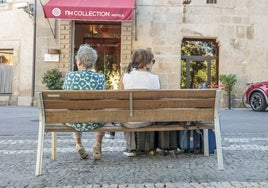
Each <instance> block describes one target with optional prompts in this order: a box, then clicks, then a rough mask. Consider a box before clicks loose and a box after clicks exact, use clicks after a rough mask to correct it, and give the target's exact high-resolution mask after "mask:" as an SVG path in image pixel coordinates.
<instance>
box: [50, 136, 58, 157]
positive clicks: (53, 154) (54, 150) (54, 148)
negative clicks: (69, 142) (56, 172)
mask: <svg viewBox="0 0 268 188" xmlns="http://www.w3.org/2000/svg"><path fill="white" fill-rule="evenodd" d="M51 139H52V140H51V141H52V142H51V149H52V151H51V159H52V160H56V158H57V133H56V132H52V133H51Z"/></svg>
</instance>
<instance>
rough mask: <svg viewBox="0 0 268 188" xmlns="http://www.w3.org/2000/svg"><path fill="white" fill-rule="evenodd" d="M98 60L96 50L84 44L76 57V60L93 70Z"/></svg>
mask: <svg viewBox="0 0 268 188" xmlns="http://www.w3.org/2000/svg"><path fill="white" fill-rule="evenodd" d="M97 58H98V54H97V52H96V50H94V49H93V48H92V47H91V46H90V45H88V44H82V45H81V46H80V47H79V49H78V51H77V54H76V56H75V59H76V60H78V61H80V63H82V64H84V65H85V66H86V67H87V68H93V67H94V64H95V63H96V61H97Z"/></svg>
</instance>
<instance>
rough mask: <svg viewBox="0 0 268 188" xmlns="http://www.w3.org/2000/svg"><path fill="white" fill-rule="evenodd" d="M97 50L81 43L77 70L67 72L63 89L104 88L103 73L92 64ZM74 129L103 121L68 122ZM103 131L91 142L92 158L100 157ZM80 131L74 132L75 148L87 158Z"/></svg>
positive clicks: (99, 124) (81, 129)
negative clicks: (97, 70)
mask: <svg viewBox="0 0 268 188" xmlns="http://www.w3.org/2000/svg"><path fill="white" fill-rule="evenodd" d="M97 58H98V55H97V52H96V51H95V50H94V49H93V48H92V47H91V46H89V45H87V44H82V45H81V46H80V47H79V50H78V51H77V55H76V56H75V60H76V65H77V68H78V71H71V72H67V73H66V75H65V81H64V84H63V89H65V90H104V89H105V75H104V74H102V73H96V72H95V71H94V65H95V63H96V61H97ZM70 126H71V127H73V128H74V129H75V130H78V131H85V130H89V129H96V128H99V127H102V126H103V123H75V124H70ZM103 135H104V133H97V135H96V142H95V143H94V144H93V158H94V159H95V160H99V159H100V158H101V144H102V138H103ZM81 138H82V132H75V133H74V139H75V142H76V150H77V152H78V153H79V154H80V157H81V158H82V159H87V158H88V153H87V152H86V150H85V148H84V147H83V145H82V141H81Z"/></svg>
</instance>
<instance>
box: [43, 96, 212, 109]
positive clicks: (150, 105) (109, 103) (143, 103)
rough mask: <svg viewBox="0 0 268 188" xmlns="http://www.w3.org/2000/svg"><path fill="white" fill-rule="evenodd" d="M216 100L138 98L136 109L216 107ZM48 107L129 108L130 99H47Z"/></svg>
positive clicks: (46, 106)
mask: <svg viewBox="0 0 268 188" xmlns="http://www.w3.org/2000/svg"><path fill="white" fill-rule="evenodd" d="M214 103H215V100H214V99H212V98H207V99H205V98H204V99H192V98H190V99H172V98H163V99H159V100H138V99H134V101H133V107H134V109H155V108H207V107H211V108H213V107H214ZM44 106H45V108H46V109H81V110H82V109H102V108H105V109H108V108H112V109H116V108H120V109H121V108H123V109H129V99H128V100H108V99H106V100H87V101H86V100H80V99H79V100H67V101H66V100H55V101H54V100H46V101H44Z"/></svg>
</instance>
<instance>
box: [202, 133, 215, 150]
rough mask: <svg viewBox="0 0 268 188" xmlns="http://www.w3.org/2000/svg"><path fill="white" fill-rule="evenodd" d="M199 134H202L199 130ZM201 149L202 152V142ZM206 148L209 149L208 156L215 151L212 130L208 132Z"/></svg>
mask: <svg viewBox="0 0 268 188" xmlns="http://www.w3.org/2000/svg"><path fill="white" fill-rule="evenodd" d="M201 133H202V134H203V130H201ZM201 146H202V147H201V148H202V152H204V144H203V141H202V142H201ZM208 147H209V154H214V152H215V149H216V137H215V132H214V130H212V129H209V130H208Z"/></svg>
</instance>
